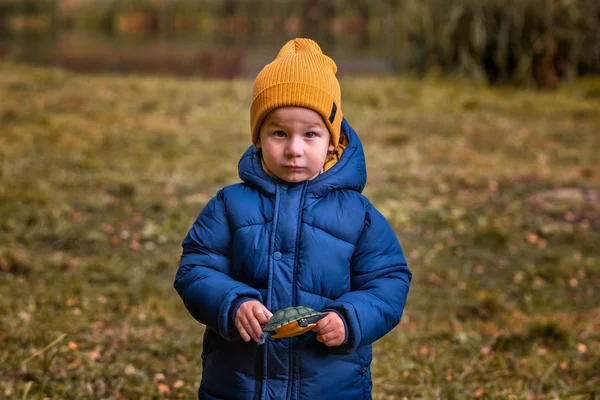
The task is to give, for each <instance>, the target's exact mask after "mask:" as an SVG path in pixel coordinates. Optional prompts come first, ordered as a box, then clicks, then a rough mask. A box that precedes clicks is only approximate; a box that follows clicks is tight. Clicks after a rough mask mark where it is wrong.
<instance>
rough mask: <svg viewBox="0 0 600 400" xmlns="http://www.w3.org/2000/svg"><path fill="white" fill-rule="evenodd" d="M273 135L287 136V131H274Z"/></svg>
mask: <svg viewBox="0 0 600 400" xmlns="http://www.w3.org/2000/svg"><path fill="white" fill-rule="evenodd" d="M273 136H275V137H285V132H284V131H275V132H273Z"/></svg>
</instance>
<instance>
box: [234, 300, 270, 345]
mask: <svg viewBox="0 0 600 400" xmlns="http://www.w3.org/2000/svg"><path fill="white" fill-rule="evenodd" d="M272 316H273V313H272V312H271V311H269V310H267V307H265V306H263V305H262V304H261V302H260V301H258V300H248V301H245V302H243V303H242V305H241V306H240V307H239V308H238V310H237V312H236V314H235V326H236V327H237V329H238V331H239V332H240V335H241V336H242V339H244V341H245V342H249V341H250V339H253V340H254V341H255V342H258V341H259V340H260V337H261V335H262V332H263V331H262V328H261V326H260V325H261V324H262V325H265V324H266V323H267V322H269V320H270V319H271V317H272Z"/></svg>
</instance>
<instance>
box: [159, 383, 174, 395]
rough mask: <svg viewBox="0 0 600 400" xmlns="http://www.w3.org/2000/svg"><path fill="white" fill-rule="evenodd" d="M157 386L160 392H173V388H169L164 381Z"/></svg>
mask: <svg viewBox="0 0 600 400" xmlns="http://www.w3.org/2000/svg"><path fill="white" fill-rule="evenodd" d="M156 388H157V389H158V393H160V394H171V389H169V386H167V385H165V384H164V383H159V384H158V385H156Z"/></svg>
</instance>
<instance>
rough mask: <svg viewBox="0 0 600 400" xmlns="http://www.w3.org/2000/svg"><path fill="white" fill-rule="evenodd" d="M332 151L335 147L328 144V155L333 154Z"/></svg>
mask: <svg viewBox="0 0 600 400" xmlns="http://www.w3.org/2000/svg"><path fill="white" fill-rule="evenodd" d="M334 150H335V146H334V145H333V144H332V143H329V147H328V148H327V151H328V152H329V153H333V151H334Z"/></svg>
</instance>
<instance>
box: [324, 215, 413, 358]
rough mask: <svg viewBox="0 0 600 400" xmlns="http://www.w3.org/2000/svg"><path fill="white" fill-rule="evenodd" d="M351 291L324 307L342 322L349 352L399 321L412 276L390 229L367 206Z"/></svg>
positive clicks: (379, 336)
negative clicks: (337, 314) (335, 313)
mask: <svg viewBox="0 0 600 400" xmlns="http://www.w3.org/2000/svg"><path fill="white" fill-rule="evenodd" d="M351 262H352V265H351V268H352V284H351V286H352V290H351V291H350V292H348V293H345V294H344V295H342V296H341V297H339V298H338V299H336V300H335V301H334V302H333V303H330V304H329V305H328V307H327V308H328V309H332V310H334V311H337V312H338V313H340V314H341V315H342V316H343V317H344V319H345V322H346V327H347V340H346V342H345V343H344V344H343V345H342V346H341V348H340V350H343V351H345V352H351V351H353V350H355V349H356V348H358V347H360V346H363V345H366V344H370V343H372V342H374V341H375V340H377V339H379V338H381V337H382V336H383V335H385V334H386V333H388V332H389V331H390V330H392V328H394V327H395V326H396V325H397V324H398V323H399V322H400V318H401V317H402V312H403V310H404V305H405V303H406V298H407V296H408V290H409V287H410V281H411V279H412V273H411V272H410V270H409V269H408V266H407V265H406V260H405V258H404V254H403V253H402V249H401V247H400V244H399V243H398V239H397V238H396V235H395V234H394V231H393V230H392V228H391V226H390V225H389V223H388V222H387V220H386V219H385V217H383V215H381V214H380V213H379V211H377V210H376V209H375V207H373V206H372V205H370V204H369V206H368V209H367V216H366V221H365V229H364V231H363V233H362V236H361V238H360V240H359V242H358V244H357V248H356V250H355V251H354V255H353V257H352V261H351Z"/></svg>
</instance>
